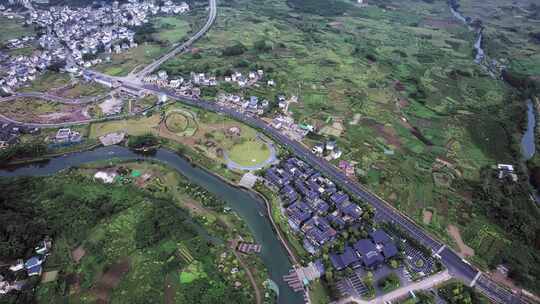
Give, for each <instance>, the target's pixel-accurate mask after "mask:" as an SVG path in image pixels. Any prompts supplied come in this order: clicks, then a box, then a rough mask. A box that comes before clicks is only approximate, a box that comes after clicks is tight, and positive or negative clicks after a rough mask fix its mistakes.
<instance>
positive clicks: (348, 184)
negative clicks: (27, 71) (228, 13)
mask: <svg viewBox="0 0 540 304" xmlns="http://www.w3.org/2000/svg"><path fill="white" fill-rule="evenodd" d="M143 87H144V89H146V90H148V91H151V92H154V93H156V94H165V95H167V96H168V97H169V98H171V99H174V100H178V101H180V102H182V103H184V104H187V105H190V106H194V107H198V108H203V109H205V110H208V111H212V112H217V113H221V114H223V115H226V116H229V117H231V118H233V119H236V120H238V121H241V122H243V123H245V124H247V125H250V126H252V127H254V128H257V129H259V130H261V131H263V132H264V133H265V134H266V135H267V136H269V137H270V138H272V139H273V140H274V141H276V142H278V143H280V144H281V145H283V146H285V147H287V148H289V149H290V150H291V152H293V154H294V155H296V156H297V157H299V158H301V159H303V160H304V161H306V162H307V163H308V164H310V165H311V166H313V167H314V168H316V169H318V170H319V171H320V172H321V173H322V174H324V175H325V176H327V177H328V178H330V179H331V180H333V181H334V182H335V183H336V184H338V185H339V186H341V187H342V188H343V189H344V190H346V191H347V192H349V193H351V194H353V195H354V196H356V197H358V198H359V199H361V200H362V201H364V202H366V203H368V204H370V205H371V206H372V207H373V208H374V209H375V210H376V214H377V218H378V219H379V220H382V221H388V222H392V223H395V224H396V225H398V226H399V227H401V229H403V230H404V231H405V232H407V233H408V234H409V235H411V236H412V237H414V238H415V239H416V240H418V241H419V242H420V243H422V244H423V245H425V246H426V247H428V248H430V249H431V250H432V251H433V252H435V253H438V254H439V256H440V258H441V261H442V263H443V264H444V265H445V266H446V267H447V268H448V270H449V272H450V273H451V274H452V275H453V276H455V277H458V278H460V279H462V280H464V281H465V282H466V283H471V282H473V280H474V279H475V277H476V276H477V275H478V274H479V271H478V270H477V269H475V268H474V267H473V266H471V265H470V264H469V263H468V262H467V261H465V260H463V259H462V258H461V257H460V256H459V255H458V254H457V253H456V252H454V251H453V250H452V249H450V248H448V247H447V246H443V244H442V243H441V242H439V241H438V240H437V239H435V238H434V237H433V236H431V235H429V234H428V233H426V232H425V231H424V230H423V229H422V228H421V227H419V226H418V225H416V224H415V223H414V222H413V221H412V220H411V219H410V218H408V217H407V216H405V215H404V214H402V213H401V212H399V211H398V210H396V209H395V208H394V207H392V206H391V205H390V204H389V203H387V202H385V201H384V200H383V199H382V198H380V197H379V196H377V195H376V194H373V193H372V192H370V191H369V190H368V189H367V188H366V187H365V186H363V185H361V184H359V183H358V182H355V181H352V180H350V179H349V178H348V177H347V176H346V175H345V174H344V173H343V172H342V171H340V170H339V169H337V168H336V167H335V166H333V165H332V164H330V163H329V162H327V161H326V160H324V159H322V158H320V157H317V156H316V155H314V154H313V153H311V151H310V150H309V149H308V148H307V147H305V146H304V145H303V144H301V143H299V142H297V141H294V140H292V139H290V138H288V137H287V136H285V135H283V134H281V133H280V132H279V131H278V130H276V129H274V128H273V127H271V126H269V125H268V124H266V123H265V122H264V121H262V120H261V119H259V118H258V117H254V116H251V115H247V114H243V113H239V112H237V111H236V110H234V109H231V108H225V107H223V106H220V105H218V104H216V103H214V102H210V101H205V100H195V99H191V98H186V97H184V96H180V95H177V94H175V93H173V92H170V91H167V90H164V89H160V88H157V87H154V86H149V85H146V86H143ZM476 283H477V284H476V287H477V288H478V289H479V290H480V291H481V292H482V293H484V294H485V295H486V296H488V297H489V298H490V299H492V300H493V301H494V302H497V303H511V304H513V303H522V302H521V300H520V298H519V297H518V296H515V295H513V294H512V293H511V292H509V291H507V290H506V289H503V288H500V287H498V285H497V284H496V283H494V282H493V281H490V280H489V278H488V277H487V276H485V275H481V276H480V279H478V280H477V281H476Z"/></svg>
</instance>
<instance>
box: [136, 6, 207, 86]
mask: <svg viewBox="0 0 540 304" xmlns="http://www.w3.org/2000/svg"><path fill="white" fill-rule="evenodd" d="M209 5H210V14H209V15H208V19H207V20H206V23H205V24H204V26H203V27H202V28H201V29H200V30H199V31H198V32H197V33H196V34H195V35H193V36H192V37H191V38H189V39H188V40H187V41H186V42H184V43H182V44H180V45H178V46H176V47H175V48H174V49H173V50H172V51H170V52H169V53H167V54H165V55H163V56H162V57H160V58H159V59H157V60H156V61H154V62H152V63H151V64H149V65H147V66H146V67H145V68H144V69H142V70H140V71H139V72H137V73H135V74H134V76H135V78H136V79H139V80H140V79H142V78H143V77H145V76H147V75H149V74H151V73H152V72H154V71H155V70H156V69H158V68H159V66H161V65H162V64H163V63H164V62H165V61H167V60H169V59H171V58H173V57H174V56H176V55H177V54H179V53H181V52H183V51H184V50H186V49H187V48H188V47H190V46H191V45H192V44H193V43H194V42H195V41H197V40H199V39H200V38H201V37H202V36H203V35H204V34H206V32H208V30H209V29H210V27H211V26H212V24H213V23H214V21H215V20H216V16H217V4H216V0H209Z"/></svg>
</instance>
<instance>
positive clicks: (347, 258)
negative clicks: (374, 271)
mask: <svg viewBox="0 0 540 304" xmlns="http://www.w3.org/2000/svg"><path fill="white" fill-rule="evenodd" d="M358 261H359V258H358V255H357V253H356V251H354V249H353V248H351V247H350V246H345V249H344V250H343V253H342V254H336V253H331V254H330V262H331V263H332V266H334V268H335V269H336V270H343V269H345V268H347V267H349V266H353V265H356V264H357V262H358Z"/></svg>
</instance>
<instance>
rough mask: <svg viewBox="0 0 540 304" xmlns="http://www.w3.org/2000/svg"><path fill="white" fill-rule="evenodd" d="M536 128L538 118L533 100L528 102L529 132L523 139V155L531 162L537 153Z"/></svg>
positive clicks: (526, 131)
mask: <svg viewBox="0 0 540 304" xmlns="http://www.w3.org/2000/svg"><path fill="white" fill-rule="evenodd" d="M535 128H536V117H535V113H534V106H533V103H532V100H530V99H529V100H527V130H525V133H524V134H523V138H522V139H521V153H522V155H523V158H524V159H525V160H529V159H531V158H532V157H533V156H534V153H536V141H535V140H534V129H535Z"/></svg>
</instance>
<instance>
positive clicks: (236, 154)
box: [228, 139, 270, 167]
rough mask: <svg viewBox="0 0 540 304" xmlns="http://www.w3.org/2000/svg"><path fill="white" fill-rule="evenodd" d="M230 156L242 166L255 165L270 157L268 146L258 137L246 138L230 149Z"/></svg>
mask: <svg viewBox="0 0 540 304" xmlns="http://www.w3.org/2000/svg"><path fill="white" fill-rule="evenodd" d="M228 155H229V158H230V159H231V160H232V161H233V162H235V163H237V164H239V165H241V166H246V167H249V166H255V165H258V164H261V163H262V162H264V161H265V160H267V159H268V158H269V157H270V149H269V148H268V146H267V145H266V144H265V143H263V142H261V141H259V140H256V139H252V140H245V141H244V142H242V143H239V144H236V145H234V146H233V147H232V148H231V149H230V150H229V151H228Z"/></svg>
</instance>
